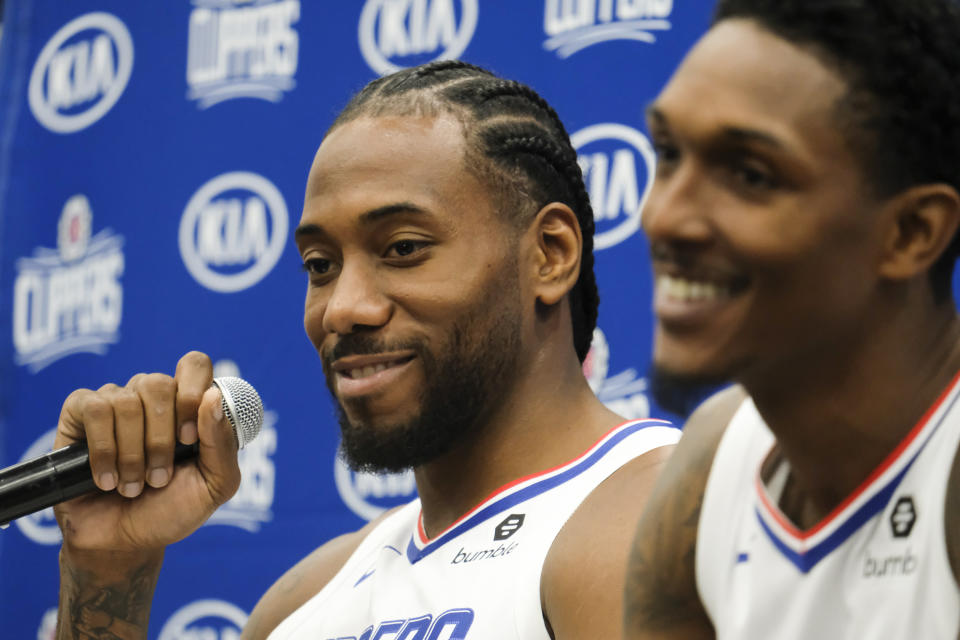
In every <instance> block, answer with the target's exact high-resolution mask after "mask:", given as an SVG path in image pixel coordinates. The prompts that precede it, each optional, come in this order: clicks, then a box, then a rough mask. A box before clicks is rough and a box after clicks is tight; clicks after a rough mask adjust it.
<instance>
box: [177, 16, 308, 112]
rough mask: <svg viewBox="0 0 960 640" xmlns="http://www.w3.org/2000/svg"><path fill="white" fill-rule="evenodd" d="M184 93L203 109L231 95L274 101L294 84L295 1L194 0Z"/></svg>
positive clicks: (229, 98)
mask: <svg viewBox="0 0 960 640" xmlns="http://www.w3.org/2000/svg"><path fill="white" fill-rule="evenodd" d="M193 4H194V7H195V8H194V9H193V11H191V12H190V25H189V30H190V33H189V40H188V45H187V84H188V85H189V86H190V90H189V91H188V92H187V97H188V98H189V99H191V100H197V106H198V107H199V108H201V109H206V108H207V107H210V106H212V105H215V104H217V103H218V102H223V101H224V100H231V99H233V98H260V99H262V100H269V101H271V102H279V101H280V99H281V98H282V97H283V93H284V92H285V91H290V90H291V89H293V87H294V86H295V84H296V82H295V81H294V74H295V73H296V71H297V56H298V51H299V44H300V39H299V35H298V34H297V31H296V29H294V27H293V25H294V24H295V23H296V22H297V21H298V20H299V19H300V0H275V1H270V0H259V1H257V2H254V1H253V0H193Z"/></svg>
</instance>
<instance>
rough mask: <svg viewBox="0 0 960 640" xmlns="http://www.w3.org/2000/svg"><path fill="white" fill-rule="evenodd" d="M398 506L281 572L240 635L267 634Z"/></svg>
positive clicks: (254, 637)
mask: <svg viewBox="0 0 960 640" xmlns="http://www.w3.org/2000/svg"><path fill="white" fill-rule="evenodd" d="M401 508H402V507H397V508H396V509H391V510H390V511H387V512H386V513H384V514H383V515H381V516H380V517H378V518H376V519H375V520H372V521H370V522H369V523H367V524H366V525H365V526H364V527H363V528H362V529H359V530H357V531H354V532H352V533H347V534H344V535H342V536H339V537H336V538H333V539H332V540H330V541H328V542H326V543H324V544H323V545H321V546H320V547H318V548H317V549H315V550H314V551H313V552H312V553H310V555H308V556H307V557H305V558H303V559H302V560H300V562H298V563H297V564H295V565H294V566H293V567H292V568H291V569H289V570H288V571H287V572H286V573H284V574H283V576H281V577H280V579H279V580H277V581H276V582H275V583H273V586H271V587H270V588H269V589H268V590H267V592H266V593H265V594H263V596H262V597H261V598H260V601H259V602H258V603H257V606H256V607H254V609H253V613H251V614H250V619H249V621H248V622H247V625H246V628H245V629H244V633H243V638H245V639H246V640H259V639H262V638H266V637H267V636H268V635H270V633H271V632H272V631H273V630H274V629H275V628H276V626H277V625H279V624H280V623H281V622H282V621H283V620H284V619H286V618H287V617H288V616H289V615H290V614H292V613H293V612H294V611H296V610H297V609H298V608H300V606H301V605H303V604H304V603H305V602H306V601H307V600H309V599H310V598H312V597H313V596H314V595H316V594H317V593H318V592H319V591H320V590H321V589H323V587H325V586H326V585H327V583H328V582H330V580H332V579H333V577H334V576H335V575H337V573H338V572H339V571H340V569H341V568H343V566H344V564H345V563H346V562H347V560H348V559H349V558H350V556H351V555H353V553H354V552H355V551H356V550H357V548H358V547H359V546H360V544H361V543H362V542H363V541H364V540H365V539H366V537H367V536H368V535H370V533H371V532H372V531H373V530H374V529H375V528H376V527H377V526H378V525H379V524H381V523H382V522H383V521H384V520H385V519H386V518H388V517H389V516H391V515H393V514H394V513H396V512H397V511H398V510H399V509H401Z"/></svg>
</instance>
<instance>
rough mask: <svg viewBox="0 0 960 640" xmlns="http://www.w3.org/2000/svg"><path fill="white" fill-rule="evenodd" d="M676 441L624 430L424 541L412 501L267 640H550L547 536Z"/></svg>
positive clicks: (662, 433) (660, 426)
mask: <svg viewBox="0 0 960 640" xmlns="http://www.w3.org/2000/svg"><path fill="white" fill-rule="evenodd" d="M679 434H680V431H679V430H678V429H676V428H674V427H672V426H670V424H669V423H667V422H664V421H661V420H642V421H634V422H628V423H625V424H623V425H621V426H619V427H617V428H616V429H614V430H612V431H611V432H610V433H608V434H607V435H606V436H604V437H603V438H602V439H601V440H600V441H599V442H598V443H597V444H596V445H594V446H593V447H591V448H590V449H589V450H588V451H586V452H585V453H584V454H583V455H582V456H580V457H578V458H577V459H576V460H573V461H572V462H570V463H568V464H565V465H563V466H561V467H557V468H555V469H551V470H549V471H545V472H543V473H539V474H536V475H533V476H529V477H526V478H520V479H518V480H516V481H514V482H512V483H510V484H508V485H506V486H504V487H502V488H501V489H499V490H498V491H496V492H495V493H493V494H492V495H491V496H490V497H489V498H487V499H486V500H484V501H483V502H482V503H481V504H480V505H478V506H477V507H476V508H474V509H473V510H472V511H470V512H469V513H467V514H466V515H464V516H463V517H461V518H460V519H459V520H457V521H456V522H455V523H453V524H452V525H451V526H450V527H449V528H447V529H446V530H445V531H443V532H442V533H440V534H438V535H437V536H436V537H434V538H433V539H430V540H428V539H427V538H426V536H425V535H424V532H423V527H422V525H421V521H420V502H419V500H414V501H413V502H411V503H410V504H408V505H406V506H405V507H403V508H401V509H400V510H398V511H397V512H396V513H394V514H392V515H390V516H388V517H387V518H385V519H384V521H383V522H381V523H380V524H379V525H378V526H377V527H376V528H374V529H373V531H371V532H370V534H369V535H368V536H367V537H366V538H365V539H364V540H363V542H361V543H360V545H359V547H358V548H357V549H356V551H355V552H354V553H353V555H352V556H350V558H349V559H348V560H347V562H346V563H345V564H344V566H343V568H341V569H340V571H339V572H338V573H337V575H336V576H334V578H333V579H332V580H331V581H330V582H329V583H328V584H327V585H326V586H325V587H324V588H323V589H321V590H320V592H319V593H317V594H316V595H315V596H313V598H311V599H310V600H308V601H307V602H306V603H305V604H304V605H303V606H301V607H300V608H299V609H297V610H296V611H295V612H294V613H293V614H291V615H290V617H289V618H287V619H286V620H284V621H283V622H282V623H280V625H279V626H278V627H277V628H276V629H275V630H274V632H273V633H272V634H271V635H270V640H290V639H297V640H303V639H307V638H309V639H310V640H463V639H466V638H469V639H470V640H493V639H496V640H509V639H510V638H516V639H522V640H533V639H538V640H549V635H548V633H547V631H546V629H545V626H544V620H543V612H542V610H541V606H540V573H541V569H542V567H543V562H544V559H545V558H546V556H547V552H548V551H549V550H550V545H551V544H552V543H553V540H554V538H555V537H556V535H557V533H558V532H559V531H560V529H561V527H563V525H564V523H565V522H566V521H567V519H568V518H569V517H570V516H571V514H573V512H574V511H576V509H577V507H578V506H579V505H580V503H581V502H582V501H583V500H584V498H586V497H587V496H588V495H589V494H590V492H591V491H593V489H594V488H596V487H597V486H598V485H599V484H600V483H601V482H603V480H604V479H606V478H607V477H608V476H610V474H612V473H613V472H614V471H616V470H617V469H619V468H620V467H622V466H623V465H624V464H626V463H627V462H629V461H631V460H633V459H635V458H636V457H637V456H639V455H641V454H643V453H646V452H647V451H650V450H652V449H655V448H657V447H661V446H663V445H668V444H674V443H675V442H676V441H677V440H678V439H679ZM624 499H625V500H629V496H624Z"/></svg>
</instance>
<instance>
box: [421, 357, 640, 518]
mask: <svg viewBox="0 0 960 640" xmlns="http://www.w3.org/2000/svg"><path fill="white" fill-rule="evenodd" d="M554 351H555V352H561V353H563V352H566V351H569V349H564V350H561V349H555V350H554ZM543 353H547V351H544V352H543ZM570 358H572V361H570V360H569V359H565V360H564V361H563V362H559V363H558V362H557V361H556V357H549V356H546V357H541V358H534V359H533V360H532V364H531V366H529V367H526V370H525V371H524V373H523V374H522V375H521V376H519V382H518V384H517V385H515V386H514V387H513V388H512V389H511V392H510V393H509V395H508V397H507V398H506V399H505V401H504V402H502V403H501V404H500V406H498V407H497V409H496V410H495V411H494V412H493V414H492V415H491V417H490V419H489V420H488V421H487V422H486V423H485V424H484V425H482V426H481V427H480V429H478V430H477V432H476V435H475V436H474V437H473V438H471V439H470V440H469V441H467V442H463V443H461V444H460V445H459V446H458V447H457V448H455V449H454V450H453V451H450V452H448V453H447V454H445V455H443V456H441V457H440V458H438V459H437V460H434V461H431V462H429V463H427V464H425V465H423V466H421V467H418V468H417V469H415V470H414V471H415V475H416V479H417V491H418V493H419V495H420V502H421V506H422V513H423V525H424V530H425V531H426V533H427V535H428V536H430V537H434V536H436V535H437V534H438V533H440V532H441V531H443V530H444V529H446V528H447V527H448V526H450V525H451V524H453V523H454V522H455V521H456V520H457V519H459V518H460V517H461V516H462V515H464V514H465V513H467V512H468V511H470V510H471V509H473V508H474V507H475V506H477V505H478V504H480V503H481V502H482V501H483V500H484V499H485V498H487V497H488V496H489V495H490V494H491V493H493V492H494V491H496V490H497V489H498V488H500V487H502V486H503V485H505V484H507V483H509V482H511V481H513V480H516V479H518V478H522V477H524V476H528V475H531V474H536V473H538V472H541V471H545V470H547V469H551V468H553V467H556V466H559V465H562V464H565V463H567V462H569V461H570V460H573V459H574V458H576V457H577V456H578V455H580V454H581V453H582V452H583V451H585V450H586V449H587V448H589V447H590V446H591V445H592V444H593V443H594V442H596V441H597V440H598V439H599V438H600V437H602V436H603V434H605V433H606V432H607V431H609V430H610V429H612V428H613V427H615V426H616V425H618V424H620V423H621V422H623V421H624V419H623V418H622V417H620V416H618V415H616V414H615V413H613V412H611V411H610V410H608V409H607V408H606V407H605V406H603V404H601V403H600V401H599V400H597V398H596V397H595V396H594V394H593V391H592V390H591V389H590V387H589V385H588V384H587V381H586V380H585V379H584V377H583V373H582V372H581V368H580V363H579V361H578V360H577V358H576V356H575V355H573V354H571V355H570Z"/></svg>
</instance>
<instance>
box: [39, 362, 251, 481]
mask: <svg viewBox="0 0 960 640" xmlns="http://www.w3.org/2000/svg"><path fill="white" fill-rule="evenodd" d="M212 381H213V366H212V364H211V362H210V359H209V358H208V357H207V356H206V355H205V354H202V353H200V352H196V351H193V352H190V353H188V354H186V355H185V356H183V358H181V359H180V361H179V362H178V364H177V371H176V376H175V377H170V376H167V375H163V374H158V373H153V374H137V375H135V376H134V377H133V378H131V379H130V381H129V382H128V383H127V384H126V386H124V387H120V386H118V385H115V384H108V385H104V386H103V387H101V388H100V389H98V390H97V391H91V390H89V389H78V390H76V391H74V392H73V393H71V394H70V395H69V396H68V397H67V399H66V401H64V404H63V409H62V410H61V412H60V421H59V424H58V428H57V437H56V442H55V446H56V447H62V446H66V445H68V444H71V443H74V442H78V441H83V440H86V442H87V448H88V451H89V454H90V468H91V471H92V473H93V478H94V481H95V482H96V484H97V486H98V487H99V488H100V489H102V490H104V491H111V490H113V489H117V491H118V492H119V493H120V494H121V495H123V496H126V497H128V498H132V497H136V496H138V495H140V493H142V492H143V489H144V487H145V486H151V487H154V488H161V487H164V486H166V485H167V484H168V483H169V481H170V479H171V478H172V476H173V464H174V448H175V446H176V442H177V439H178V436H179V439H180V441H181V442H184V443H185V444H192V443H194V442H196V441H197V438H198V428H197V424H198V420H197V417H198V412H199V411H200V410H201V402H202V399H203V397H204V392H205V391H207V390H208V389H209V388H210V386H211V383H212ZM215 395H216V407H217V408H219V392H217V393H216V394H215ZM211 402H212V400H211ZM212 406H213V405H211V407H212ZM207 411H208V412H210V415H209V416H208V419H210V420H212V422H213V423H217V422H219V421H220V420H222V416H221V417H219V418H216V420H213V418H214V415H213V413H212V412H213V409H212V408H208V409H207ZM224 422H226V421H225V420H224ZM227 433H228V434H230V433H232V432H231V431H230V427H229V424H227ZM208 437H210V436H208ZM228 445H229V443H228ZM227 449H228V450H229V449H230V447H229V446H227ZM233 450H234V455H236V454H235V450H236V446H235V445H234V446H233ZM212 464H214V467H217V466H218V465H219V464H220V463H219V461H214V462H213V463H212Z"/></svg>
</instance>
